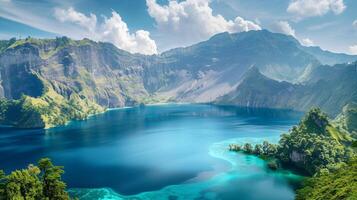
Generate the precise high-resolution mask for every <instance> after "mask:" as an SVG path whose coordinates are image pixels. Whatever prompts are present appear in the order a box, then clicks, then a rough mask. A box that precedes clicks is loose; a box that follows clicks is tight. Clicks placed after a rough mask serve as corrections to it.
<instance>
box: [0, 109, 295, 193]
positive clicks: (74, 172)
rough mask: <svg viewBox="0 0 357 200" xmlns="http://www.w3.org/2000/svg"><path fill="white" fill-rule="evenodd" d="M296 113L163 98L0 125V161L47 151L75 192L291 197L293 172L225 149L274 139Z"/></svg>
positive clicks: (18, 161)
mask: <svg viewBox="0 0 357 200" xmlns="http://www.w3.org/2000/svg"><path fill="white" fill-rule="evenodd" d="M301 116H302V115H301V113H298V112H293V111H288V110H273V109H248V108H239V107H231V106H214V105H199V104H198V105H197V104H167V105H151V106H146V107H135V108H125V109H115V110H110V111H108V112H106V113H104V114H100V115H96V116H93V117H91V118H89V119H88V120H85V121H76V122H72V123H70V124H69V125H67V126H64V127H58V128H53V129H48V130H18V129H12V128H6V127H2V128H0V168H2V169H5V171H10V170H13V169H17V168H24V167H26V164H28V163H34V162H36V161H37V160H38V159H39V158H42V157H50V158H51V159H52V160H53V161H54V163H55V164H56V165H63V166H65V171H66V173H65V175H64V180H65V181H66V182H67V183H68V187H69V188H70V189H69V192H70V194H71V195H73V196H77V197H79V198H80V199H85V200H87V199H88V200H90V199H247V200H260V199H262V200H263V199H264V200H280V199H281V200H289V199H294V186H295V185H296V184H297V183H299V180H300V179H301V177H300V176H298V175H296V174H294V173H292V172H290V171H271V170H269V169H268V168H267V166H266V163H265V161H263V160H261V159H259V158H257V157H255V156H249V155H244V154H240V153H234V152H229V151H228V150H227V147H228V144H230V143H240V144H244V143H245V142H250V143H260V142H262V141H264V140H268V141H270V142H277V141H278V139H279V135H280V134H282V133H284V132H287V131H288V130H289V128H290V127H291V126H292V125H294V124H296V123H297V122H298V120H299V119H300V117H301Z"/></svg>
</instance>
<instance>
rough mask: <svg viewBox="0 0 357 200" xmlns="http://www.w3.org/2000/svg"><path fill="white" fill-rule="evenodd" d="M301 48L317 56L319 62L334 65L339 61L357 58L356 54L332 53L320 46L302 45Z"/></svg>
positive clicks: (343, 61)
mask: <svg viewBox="0 0 357 200" xmlns="http://www.w3.org/2000/svg"><path fill="white" fill-rule="evenodd" d="M302 49H303V50H304V51H306V52H308V53H309V54H311V55H313V56H314V57H315V58H317V59H318V60H319V61H320V62H321V64H324V65H336V64H339V63H349V62H354V61H356V60H357V56H356V55H348V54H344V53H333V52H330V51H326V50H322V49H321V48H320V47H317V46H314V47H302Z"/></svg>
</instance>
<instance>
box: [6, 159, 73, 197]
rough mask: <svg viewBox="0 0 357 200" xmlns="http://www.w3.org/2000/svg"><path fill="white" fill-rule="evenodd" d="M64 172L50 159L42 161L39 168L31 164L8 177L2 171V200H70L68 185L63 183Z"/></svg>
mask: <svg viewBox="0 0 357 200" xmlns="http://www.w3.org/2000/svg"><path fill="white" fill-rule="evenodd" d="M63 172H64V171H63V170H62V167H58V166H54V165H53V164H52V162H51V160H50V159H48V158H45V159H41V160H40V161H39V167H37V166H35V165H32V164H30V165H29V166H28V168H27V169H22V170H15V171H13V172H11V173H10V175H8V176H5V174H4V172H3V171H2V170H0V200H2V199H4V200H5V199H11V200H69V199H70V198H69V196H68V194H67V192H66V184H65V183H64V182H62V181H61V175H62V174H63Z"/></svg>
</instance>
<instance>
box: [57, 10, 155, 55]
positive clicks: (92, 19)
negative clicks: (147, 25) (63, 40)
mask: <svg viewBox="0 0 357 200" xmlns="http://www.w3.org/2000/svg"><path fill="white" fill-rule="evenodd" d="M55 17H56V18H57V19H58V20H59V21H60V22H62V23H72V24H75V25H78V26H80V27H82V28H84V29H85V31H87V32H86V34H85V35H83V37H89V38H90V39H93V40H99V41H106V42H111V43H113V44H114V45H116V46H117V47H118V48H121V49H123V50H126V51H129V52H131V53H142V54H156V53H157V47H156V43H155V41H154V40H152V39H151V38H150V33H149V32H148V31H144V30H138V31H136V32H135V33H130V31H129V28H128V26H127V24H126V23H125V22H124V21H123V20H122V18H121V17H120V15H119V14H118V13H117V12H115V11H113V12H112V16H111V17H110V18H106V17H105V19H104V22H103V23H102V24H100V23H98V22H97V17H96V16H95V15H94V14H90V15H89V16H86V15H85V14H83V13H80V12H78V11H76V10H74V9H73V8H69V9H61V8H56V9H55Z"/></svg>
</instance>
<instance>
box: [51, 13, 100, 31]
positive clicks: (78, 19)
mask: <svg viewBox="0 0 357 200" xmlns="http://www.w3.org/2000/svg"><path fill="white" fill-rule="evenodd" d="M55 17H56V18H57V19H58V20H59V21H61V22H72V23H75V24H78V25H79V26H81V27H83V28H86V29H87V30H89V31H91V32H93V31H94V30H95V28H96V26H97V16H95V15H94V14H92V13H91V14H90V15H89V17H87V16H86V15H84V14H83V13H80V12H77V11H75V10H74V9H73V8H72V7H70V8H69V9H68V10H65V9H60V8H55Z"/></svg>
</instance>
